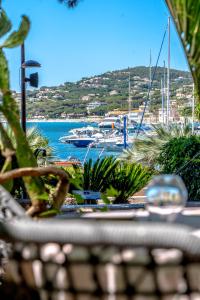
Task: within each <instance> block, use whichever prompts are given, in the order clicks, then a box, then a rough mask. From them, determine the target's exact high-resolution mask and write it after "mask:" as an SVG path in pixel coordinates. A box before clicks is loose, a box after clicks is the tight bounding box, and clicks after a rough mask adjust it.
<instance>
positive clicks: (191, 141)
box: [158, 136, 200, 200]
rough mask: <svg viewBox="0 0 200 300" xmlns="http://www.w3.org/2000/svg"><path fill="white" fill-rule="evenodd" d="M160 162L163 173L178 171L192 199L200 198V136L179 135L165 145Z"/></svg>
mask: <svg viewBox="0 0 200 300" xmlns="http://www.w3.org/2000/svg"><path fill="white" fill-rule="evenodd" d="M158 163H159V164H160V166H161V171H162V172H163V173H167V174H169V173H176V174H178V175H180V176H181V177H182V179H183V181H184V182H185V185H186V187H187V190H188V194H189V199H190V200H200V137H199V136H190V137H178V138H173V139H171V140H170V141H169V142H168V143H167V144H165V146H164V147H163V149H162V151H161V153H160V156H159V158H158Z"/></svg>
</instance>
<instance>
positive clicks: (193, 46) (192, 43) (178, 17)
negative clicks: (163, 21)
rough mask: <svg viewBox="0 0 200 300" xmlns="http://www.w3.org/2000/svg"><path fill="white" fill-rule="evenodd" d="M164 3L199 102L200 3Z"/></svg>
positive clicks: (185, 0) (186, 0) (168, 0)
mask: <svg viewBox="0 0 200 300" xmlns="http://www.w3.org/2000/svg"><path fill="white" fill-rule="evenodd" d="M165 1H166V4H167V6H168V8H169V10H170V13H171V15H172V17H173V19H174V23H175V26H176V29H177V31H178V34H179V37H180V40H181V42H182V45H183V48H184V51H185V54H186V57H187V60H188V64H189V67H190V70H191V73H192V76H193V79H194V83H195V89H196V91H197V96H198V101H200V84H199V82H200V18H199V15H200V1H199V0H165Z"/></svg>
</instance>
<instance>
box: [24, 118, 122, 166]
mask: <svg viewBox="0 0 200 300" xmlns="http://www.w3.org/2000/svg"><path fill="white" fill-rule="evenodd" d="M85 126H97V124H95V123H87V122H27V127H28V128H29V127H36V128H37V129H38V130H39V131H40V132H41V133H42V134H43V135H44V136H45V137H46V138H48V140H49V144H50V146H51V147H52V148H53V156H55V159H67V158H68V157H70V156H71V157H74V158H76V159H79V160H80V161H81V162H83V161H84V159H85V158H86V159H87V160H88V159H89V158H92V159H93V160H96V159H97V158H98V157H99V155H101V157H104V156H106V155H114V156H116V155H119V152H118V153H116V152H111V151H109V152H107V151H103V152H102V148H90V149H89V151H88V148H77V147H75V146H74V145H72V144H64V143H61V142H60V141H59V138H60V137H61V136H64V135H68V134H70V133H69V131H70V130H71V129H74V128H80V127H85ZM87 151H88V154H87ZM86 154H87V157H86Z"/></svg>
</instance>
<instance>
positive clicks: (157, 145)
mask: <svg viewBox="0 0 200 300" xmlns="http://www.w3.org/2000/svg"><path fill="white" fill-rule="evenodd" d="M153 127H154V130H155V135H150V136H146V137H145V138H143V139H137V140H135V141H134V146H133V147H132V148H131V149H127V150H124V152H123V154H122V155H121V157H120V159H121V160H124V161H127V162H128V161H129V162H130V161H132V162H134V161H137V162H141V163H142V164H145V165H149V166H151V167H154V166H155V164H156V162H157V157H158V156H159V154H160V152H161V150H162V149H163V146H164V145H165V144H166V143H167V142H169V141H170V140H171V139H172V138H174V137H179V136H180V137H181V136H190V135H191V129H190V128H189V126H185V127H181V126H179V125H174V124H172V125H169V126H168V127H167V126H164V125H161V124H159V125H154V126H153Z"/></svg>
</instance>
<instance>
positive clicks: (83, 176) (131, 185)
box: [69, 156, 152, 204]
mask: <svg viewBox="0 0 200 300" xmlns="http://www.w3.org/2000/svg"><path fill="white" fill-rule="evenodd" d="M69 173H70V177H71V180H70V182H71V184H72V186H73V188H72V187H70V190H73V189H74V188H75V189H82V190H91V191H99V192H101V193H102V195H101V197H102V199H103V201H104V202H105V203H106V204H108V203H110V200H109V199H108V197H114V203H126V202H127V200H128V197H130V196H131V195H133V194H134V193H136V192H137V191H139V190H140V189H142V188H143V187H144V186H145V185H146V184H147V183H148V181H149V179H150V178H151V174H152V171H151V170H150V169H149V168H147V167H143V166H142V165H140V164H137V163H132V164H129V163H124V162H121V163H120V162H119V161H118V160H116V159H115V158H113V157H112V156H109V157H104V158H102V159H98V160H97V161H96V162H94V163H93V162H92V160H91V159H90V160H89V161H88V162H86V163H85V164H84V168H83V170H81V169H80V168H76V170H75V171H72V172H69Z"/></svg>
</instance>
